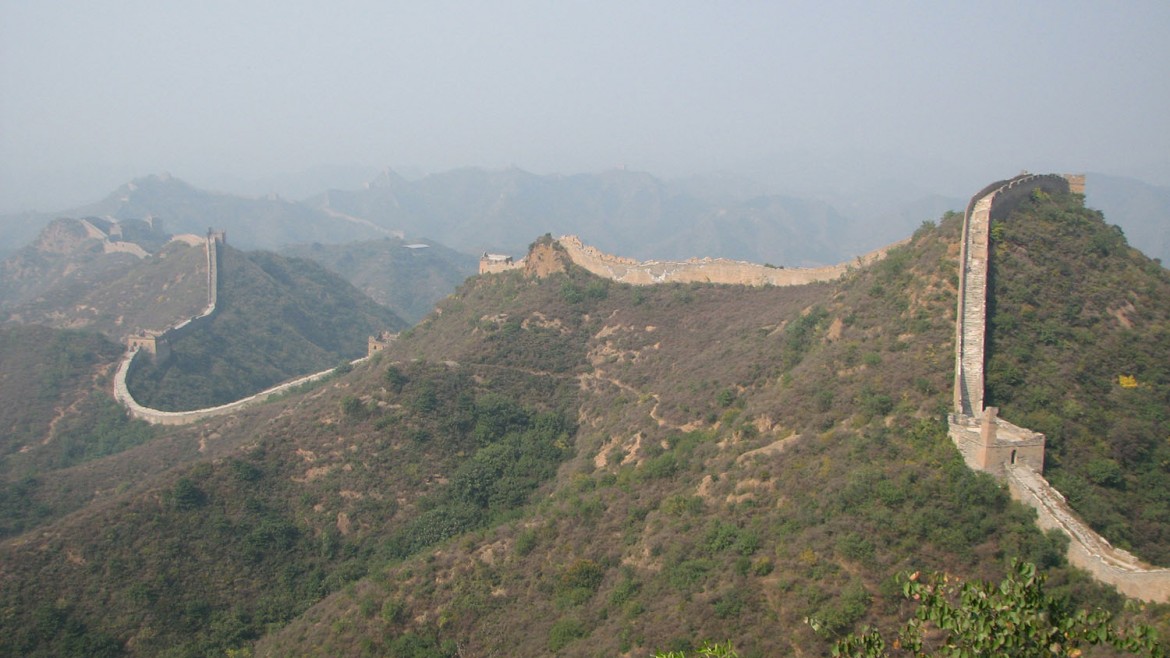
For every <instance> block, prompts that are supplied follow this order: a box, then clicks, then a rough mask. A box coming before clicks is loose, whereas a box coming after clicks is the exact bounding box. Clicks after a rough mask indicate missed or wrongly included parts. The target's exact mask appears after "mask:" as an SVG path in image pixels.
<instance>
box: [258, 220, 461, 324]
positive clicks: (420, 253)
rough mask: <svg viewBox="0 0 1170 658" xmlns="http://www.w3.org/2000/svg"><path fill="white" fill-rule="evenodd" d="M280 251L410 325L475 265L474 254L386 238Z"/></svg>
mask: <svg viewBox="0 0 1170 658" xmlns="http://www.w3.org/2000/svg"><path fill="white" fill-rule="evenodd" d="M281 253H282V254H284V255H286V256H295V257H299V258H309V259H312V260H315V261H317V262H318V263H320V264H322V265H324V266H325V267H326V268H327V269H329V270H332V271H334V272H337V273H338V274H340V275H341V276H343V277H345V279H346V280H347V281H349V282H350V283H352V284H353V285H354V286H355V287H357V288H358V289H359V290H361V291H362V292H363V293H365V294H367V295H369V296H370V298H371V299H373V300H374V301H376V302H378V303H379V304H382V305H383V306H386V307H388V308H390V309H392V310H393V311H394V312H395V313H397V314H398V315H399V316H401V317H402V318H403V319H404V320H406V321H407V322H408V323H410V324H414V323H416V322H418V321H419V320H421V319H422V318H423V317H424V316H425V315H426V314H427V313H430V312H431V309H433V308H434V306H435V303H436V302H438V301H439V300H440V299H442V298H444V297H446V296H447V295H449V294H450V293H451V292H452V291H453V290H455V288H457V287H458V286H459V284H460V283H462V282H463V280H464V279H466V278H467V277H469V276H471V275H473V274H475V273H476V270H477V268H478V266H479V265H478V260H477V259H476V258H475V257H474V256H470V255H468V254H465V253H462V252H458V251H455V250H454V249H449V248H447V247H444V246H443V245H441V244H439V243H437V242H434V241H432V240H410V241H407V240H401V239H398V238H389V237H387V238H382V239H381V240H369V241H365V242H351V243H348V244H340V245H328V244H321V243H319V242H315V243H313V244H309V245H293V246H289V247H285V248H283V249H281Z"/></svg>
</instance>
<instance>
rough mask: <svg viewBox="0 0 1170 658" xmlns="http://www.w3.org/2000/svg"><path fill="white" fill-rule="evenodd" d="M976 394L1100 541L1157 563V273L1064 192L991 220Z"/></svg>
mask: <svg viewBox="0 0 1170 658" xmlns="http://www.w3.org/2000/svg"><path fill="white" fill-rule="evenodd" d="M991 237H992V254H991V293H990V295H991V306H990V309H989V310H990V313H989V318H990V322H989V329H990V331H989V332H988V355H989V356H988V365H987V404H989V405H993V406H995V405H997V406H1000V407H1002V410H1003V414H1004V416H1005V417H1006V418H1009V419H1011V420H1012V421H1013V422H1016V423H1018V424H1021V425H1024V426H1026V427H1029V428H1031V429H1034V430H1036V431H1039V432H1044V433H1045V434H1046V435H1047V436H1048V452H1047V456H1046V467H1045V471H1046V473H1047V476H1048V478H1049V479H1050V481H1051V482H1052V484H1053V485H1055V486H1056V488H1057V489H1059V490H1060V491H1061V492H1062V493H1064V495H1065V496H1067V497H1068V499H1069V502H1070V503H1071V504H1072V506H1073V507H1074V508H1075V509H1076V510H1077V511H1079V512H1080V513H1081V514H1082V515H1083V516H1084V517H1085V519H1086V520H1087V521H1088V522H1089V523H1090V524H1091V525H1092V526H1093V527H1094V528H1095V529H1096V530H1098V531H1099V532H1101V533H1102V534H1104V535H1105V537H1107V538H1108V539H1109V540H1110V541H1111V542H1112V543H1114V544H1115V545H1117V546H1121V547H1123V548H1126V549H1130V550H1132V551H1134V552H1136V553H1137V554H1138V555H1140V556H1141V557H1143V558H1145V559H1147V560H1149V561H1151V562H1153V563H1155V564H1159V565H1167V566H1170V272H1168V271H1167V270H1166V269H1164V268H1163V267H1161V266H1160V265H1159V264H1158V263H1156V262H1154V261H1152V260H1150V259H1149V258H1147V257H1146V256H1144V255H1142V254H1141V253H1140V252H1138V251H1137V250H1136V249H1133V248H1131V247H1130V246H1129V245H1128V244H1127V243H1126V241H1125V236H1124V235H1123V234H1122V231H1121V229H1120V228H1118V227H1117V226H1113V225H1110V224H1108V223H1107V222H1106V221H1105V219H1104V218H1103V217H1102V215H1101V214H1100V213H1099V212H1096V211H1093V210H1088V209H1085V208H1084V207H1082V206H1081V204H1080V202H1079V199H1077V198H1075V197H1068V196H1066V197H1058V198H1046V197H1045V196H1044V195H1043V194H1037V195H1035V196H1034V198H1033V200H1032V202H1031V203H1030V204H1028V205H1025V206H1024V207H1022V208H1020V209H1019V210H1017V211H1016V212H1015V214H1013V215H1012V216H1010V217H1008V218H1007V219H1006V220H1004V221H1002V222H997V223H995V224H994V225H993V226H992V230H991Z"/></svg>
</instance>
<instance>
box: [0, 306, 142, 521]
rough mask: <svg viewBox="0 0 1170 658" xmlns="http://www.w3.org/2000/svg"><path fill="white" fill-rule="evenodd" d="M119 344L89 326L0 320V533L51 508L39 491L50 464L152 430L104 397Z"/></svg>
mask: <svg viewBox="0 0 1170 658" xmlns="http://www.w3.org/2000/svg"><path fill="white" fill-rule="evenodd" d="M121 351H122V350H121V347H120V346H118V345H117V344H114V343H111V342H110V341H108V340H106V339H105V338H103V337H102V336H100V335H98V334H94V333H88V332H80V331H67V330H57V329H49V328H47V327H33V326H30V327H22V326H5V327H0V400H4V404H3V405H0V537H5V536H9V535H12V534H16V533H18V532H20V531H21V530H24V529H25V528H28V527H32V526H34V525H36V524H37V523H39V522H41V521H43V520H44V519H45V518H47V517H49V516H51V515H53V514H54V513H57V510H54V506H53V505H51V504H49V503H47V502H46V501H45V500H43V497H42V496H41V494H42V490H43V489H44V488H45V487H46V486H48V487H52V476H51V472H52V471H55V470H58V469H63V468H68V467H70V466H73V465H75V464H80V463H83V462H87V461H90V460H93V459H97V458H100V457H104V456H106V455H111V454H115V453H118V452H121V451H123V450H125V449H127V448H130V447H132V446H135V445H138V444H140V443H143V442H144V441H146V440H147V439H149V438H150V437H151V436H152V434H153V432H152V430H151V429H150V428H149V427H148V426H146V425H145V424H144V423H137V422H132V421H130V420H129V419H128V418H127V416H126V412H125V411H124V410H123V409H122V408H121V407H119V406H118V405H117V404H116V403H115V402H114V401H113V399H112V398H111V397H110V394H109V391H108V388H109V383H110V376H111V372H112V368H113V366H114V364H115V362H116V360H117V358H118V357H119V356H120V355H121Z"/></svg>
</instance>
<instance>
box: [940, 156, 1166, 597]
mask: <svg viewBox="0 0 1170 658" xmlns="http://www.w3.org/2000/svg"><path fill="white" fill-rule="evenodd" d="M1036 189H1041V190H1044V191H1046V192H1049V193H1054V192H1069V191H1072V192H1074V193H1078V194H1079V193H1083V192H1084V176H1056V175H1052V174H1049V175H1041V176H1037V175H1031V174H1021V175H1020V176H1017V177H1015V178H1013V179H1010V180H1007V181H1000V182H998V183H993V184H991V185H989V186H988V187H986V188H984V189H983V190H982V191H980V192H979V193H978V194H976V195H975V197H974V198H972V199H971V203H970V204H968V206H967V212H966V216H965V217H964V220H963V237H962V244H961V247H960V252H961V255H960V265H959V267H960V272H959V294H958V309H957V313H956V322H955V392H954V412H953V413H952V414H951V415H950V417H949V421H950V422H949V425H950V430H949V433H950V436H951V439H952V440H953V441H954V442H955V446H956V447H958V449H959V452H960V453H961V454H962V455H963V460H964V461H965V462H966V463H967V466H968V467H970V468H971V469H973V470H980V471H985V472H987V473H990V474H991V475H992V476H994V477H995V478H997V479H999V480H1001V481H1004V482H1006V484H1007V486H1008V490H1009V491H1010V492H1011V495H1012V497H1013V498H1015V499H1016V500H1018V501H1020V502H1022V503H1024V504H1026V505H1028V506H1029V507H1032V508H1033V509H1035V510H1036V513H1037V516H1038V519H1037V523H1038V524H1039V525H1040V527H1042V528H1044V529H1053V528H1055V529H1059V530H1060V531H1061V532H1063V533H1064V534H1065V535H1067V536H1068V538H1069V549H1068V560H1069V563H1070V564H1072V565H1074V566H1077V567H1080V568H1082V569H1085V570H1086V571H1088V572H1089V573H1091V574H1092V575H1093V576H1094V577H1095V578H1097V579H1098V580H1100V581H1101V582H1104V583H1108V584H1110V585H1113V586H1114V587H1116V588H1117V590H1118V591H1119V592H1121V593H1122V594H1125V595H1126V596H1130V597H1133V598H1137V599H1142V600H1146V601H1170V570H1168V569H1159V568H1155V567H1151V566H1149V565H1147V564H1144V563H1143V562H1141V561H1140V560H1138V559H1137V558H1136V557H1134V556H1133V555H1131V554H1130V553H1128V552H1126V551H1123V550H1121V549H1118V548H1115V547H1113V546H1112V545H1110V544H1109V542H1108V541H1106V540H1105V538H1104V537H1101V536H1100V535H1098V534H1097V533H1095V532H1093V530H1091V529H1090V528H1089V527H1088V525H1087V524H1086V523H1085V522H1084V521H1082V520H1081V519H1080V518H1079V517H1078V516H1077V515H1076V512H1074V511H1073V510H1072V508H1070V507H1069V506H1068V503H1067V502H1066V501H1065V499H1064V496H1062V495H1060V492H1059V491H1057V490H1056V489H1054V488H1053V487H1052V485H1050V484H1049V483H1048V481H1047V480H1045V479H1044V477H1043V476H1042V475H1041V473H1043V472H1044V444H1045V439H1044V435H1043V434H1039V433H1037V432H1033V431H1031V430H1028V429H1025V428H1022V427H1018V426H1016V425H1012V424H1011V423H1009V422H1007V421H1005V420H1004V419H1002V418H1000V417H999V410H998V409H996V408H995V407H987V408H985V407H984V406H983V401H984V378H983V377H984V371H983V368H984V358H985V355H984V343H985V340H986V331H987V272H988V258H989V246H990V245H989V235H990V230H991V221H992V219H995V220H1001V219H1004V218H1006V217H1007V216H1008V214H1009V213H1010V212H1011V210H1012V208H1013V207H1014V206H1015V205H1016V204H1018V203H1019V202H1020V201H1021V200H1023V199H1025V198H1027V196H1028V195H1030V194H1032V192H1033V191H1034V190H1036Z"/></svg>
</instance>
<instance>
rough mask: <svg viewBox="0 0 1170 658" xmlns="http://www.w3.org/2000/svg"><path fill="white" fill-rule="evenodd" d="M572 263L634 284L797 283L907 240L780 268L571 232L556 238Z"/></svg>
mask: <svg viewBox="0 0 1170 658" xmlns="http://www.w3.org/2000/svg"><path fill="white" fill-rule="evenodd" d="M557 242H559V243H560V245H561V246H562V247H563V248H564V249H565V252H566V253H567V254H568V255H569V258H570V259H571V260H572V261H573V263H574V264H576V265H578V266H580V267H582V268H584V269H586V270H588V271H589V272H591V273H593V274H595V275H597V276H600V277H602V278H606V279H611V280H613V281H618V282H621V283H629V284H632V285H636V286H649V285H655V284H660V283H724V284H733V285H744V286H766V285H772V286H800V285H805V284H809V283H816V282H818V281H832V280H834V279H837V278H840V277H841V276H842V275H844V274H845V273H846V272H848V271H849V270H850V269H851V268H854V267H863V266H865V265H868V264H870V263H872V262H875V261H878V260H880V259H882V258H884V257H885V255H886V252H887V251H889V250H890V249H892V248H893V247H896V246H899V245H902V244H906V243H907V242H908V240H903V241H901V242H896V243H894V244H892V245H889V246H887V247H883V248H881V249H878V250H876V251H873V252H870V253H868V254H865V255H864V256H860V257H858V258H857V259H855V260H854V261H852V262H849V263H841V264H839V265H830V266H827V267H811V268H804V267H801V268H783V267H770V266H767V265H758V264H756V263H748V262H745V261H737V260H730V259H727V258H691V259H689V260H683V261H658V260H649V261H637V260H634V259H632V258H624V257H621V256H613V255H610V254H607V253H604V252H602V251H600V250H598V249H597V248H595V247H592V246H589V245H585V244H583V243H582V242H581V239H580V238H578V237H577V236H575V235H566V236H564V237H561V238H559V239H558V240H557Z"/></svg>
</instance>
